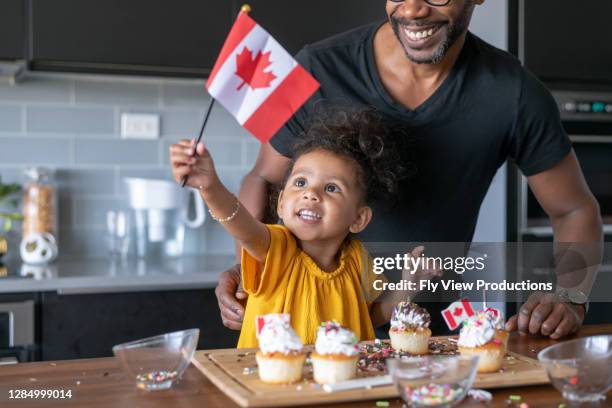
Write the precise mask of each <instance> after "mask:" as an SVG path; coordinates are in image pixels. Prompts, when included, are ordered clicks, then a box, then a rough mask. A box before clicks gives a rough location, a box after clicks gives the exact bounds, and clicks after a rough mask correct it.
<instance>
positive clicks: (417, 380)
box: [387, 355, 478, 407]
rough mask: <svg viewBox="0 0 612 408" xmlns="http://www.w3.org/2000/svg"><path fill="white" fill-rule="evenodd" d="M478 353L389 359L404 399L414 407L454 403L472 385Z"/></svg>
mask: <svg viewBox="0 0 612 408" xmlns="http://www.w3.org/2000/svg"><path fill="white" fill-rule="evenodd" d="M477 365H478V357H465V356H448V355H438V356H423V357H399V358H391V359H388V360H387V369H388V371H389V374H390V375H391V376H392V377H393V380H394V382H395V385H396V386H397V388H398V390H399V392H400V395H401V396H402V399H403V400H404V402H406V404H408V406H411V407H452V406H455V405H456V404H458V403H459V402H461V401H462V400H463V399H464V398H465V396H466V395H467V392H468V391H469V390H470V388H471V387H472V383H473V382H474V378H475V376H476V366H477Z"/></svg>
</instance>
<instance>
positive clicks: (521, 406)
mask: <svg viewBox="0 0 612 408" xmlns="http://www.w3.org/2000/svg"><path fill="white" fill-rule="evenodd" d="M519 408H529V405H527V403H525V402H522V403H521V405H519Z"/></svg>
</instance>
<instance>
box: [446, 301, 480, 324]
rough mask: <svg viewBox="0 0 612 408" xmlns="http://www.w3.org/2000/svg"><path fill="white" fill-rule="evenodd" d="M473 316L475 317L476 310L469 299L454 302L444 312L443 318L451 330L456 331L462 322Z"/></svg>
mask: <svg viewBox="0 0 612 408" xmlns="http://www.w3.org/2000/svg"><path fill="white" fill-rule="evenodd" d="M472 316H474V309H472V305H471V304H470V302H469V300H467V299H461V300H459V301H457V302H453V303H451V305H450V306H449V307H447V308H446V309H444V310H442V317H443V318H444V321H445V322H446V325H447V326H448V328H449V329H451V330H455V329H456V328H457V327H459V325H460V324H461V322H463V321H464V320H466V319H467V318H469V317H472Z"/></svg>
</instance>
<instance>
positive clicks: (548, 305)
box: [506, 293, 585, 340]
mask: <svg viewBox="0 0 612 408" xmlns="http://www.w3.org/2000/svg"><path fill="white" fill-rule="evenodd" d="M584 315H585V309H584V307H583V306H580V305H574V304H571V303H563V302H559V301H558V300H556V299H555V296H554V295H553V294H550V293H547V294H543V293H533V294H532V295H531V296H530V297H529V299H528V300H527V302H525V304H523V306H522V307H521V310H520V311H519V313H518V314H517V315H514V316H512V317H511V318H510V319H508V322H506V330H508V331H515V330H517V329H518V331H519V333H521V334H527V333H530V334H534V335H538V334H539V335H542V336H546V337H550V338H551V339H555V340H556V339H560V338H561V337H565V336H567V335H570V334H573V333H575V332H576V331H578V329H579V328H580V326H582V321H583V320H584Z"/></svg>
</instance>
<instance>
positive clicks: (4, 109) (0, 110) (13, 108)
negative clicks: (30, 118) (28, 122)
mask: <svg viewBox="0 0 612 408" xmlns="http://www.w3.org/2000/svg"><path fill="white" fill-rule="evenodd" d="M22 111H23V109H22V108H21V106H19V105H2V104H0V132H21V130H22V125H21V114H22Z"/></svg>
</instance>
